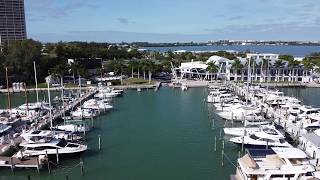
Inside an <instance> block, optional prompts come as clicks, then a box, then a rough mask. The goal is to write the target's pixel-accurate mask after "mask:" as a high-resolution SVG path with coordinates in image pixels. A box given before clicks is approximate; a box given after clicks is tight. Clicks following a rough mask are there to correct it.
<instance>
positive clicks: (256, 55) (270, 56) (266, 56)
mask: <svg viewBox="0 0 320 180" xmlns="http://www.w3.org/2000/svg"><path fill="white" fill-rule="evenodd" d="M247 58H248V59H251V58H252V59H269V60H278V58H279V54H273V53H247Z"/></svg>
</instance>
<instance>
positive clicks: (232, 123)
mask: <svg viewBox="0 0 320 180" xmlns="http://www.w3.org/2000/svg"><path fill="white" fill-rule="evenodd" d="M231 127H233V112H231Z"/></svg>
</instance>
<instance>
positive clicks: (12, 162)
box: [0, 156, 46, 171]
mask: <svg viewBox="0 0 320 180" xmlns="http://www.w3.org/2000/svg"><path fill="white" fill-rule="evenodd" d="M45 164H46V163H45V161H40V160H39V158H38V157H25V158H23V159H19V158H16V157H6V156H0V167H9V168H11V170H12V171H13V170H14V169H16V168H37V170H39V169H41V168H42V167H43V165H45Z"/></svg>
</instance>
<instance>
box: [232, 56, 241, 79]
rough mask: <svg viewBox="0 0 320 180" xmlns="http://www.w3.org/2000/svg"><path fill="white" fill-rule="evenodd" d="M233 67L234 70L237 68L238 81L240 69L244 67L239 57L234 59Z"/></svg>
mask: <svg viewBox="0 0 320 180" xmlns="http://www.w3.org/2000/svg"><path fill="white" fill-rule="evenodd" d="M231 68H232V69H233V70H235V72H236V78H237V79H236V81H238V72H239V70H241V69H242V68H243V65H242V63H241V61H240V60H239V59H236V60H234V62H233V63H232V66H231Z"/></svg>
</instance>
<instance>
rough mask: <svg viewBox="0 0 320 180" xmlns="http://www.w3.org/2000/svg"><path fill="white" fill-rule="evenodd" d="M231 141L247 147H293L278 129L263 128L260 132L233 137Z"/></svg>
mask: <svg viewBox="0 0 320 180" xmlns="http://www.w3.org/2000/svg"><path fill="white" fill-rule="evenodd" d="M230 142H233V143H235V144H239V145H242V144H243V145H244V147H247V148H266V147H291V145H290V144H289V143H288V142H287V141H286V140H285V137H284V136H283V135H282V134H281V133H280V132H279V131H278V130H276V129H270V128H262V129H261V130H260V131H259V132H255V133H252V134H247V135H245V136H242V137H233V138H231V139H230Z"/></svg>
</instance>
